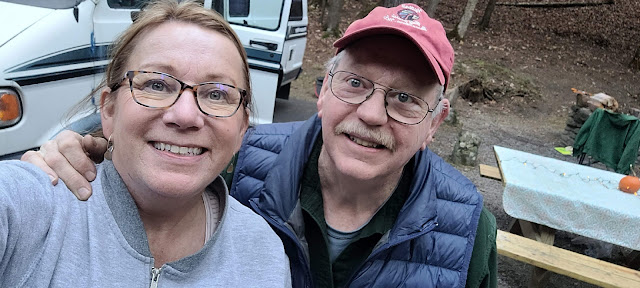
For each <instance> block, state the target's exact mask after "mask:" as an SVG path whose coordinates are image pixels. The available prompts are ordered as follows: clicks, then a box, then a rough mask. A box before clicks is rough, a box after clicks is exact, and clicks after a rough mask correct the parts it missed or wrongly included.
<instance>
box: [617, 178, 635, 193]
mask: <svg viewBox="0 0 640 288" xmlns="http://www.w3.org/2000/svg"><path fill="white" fill-rule="evenodd" d="M618 189H620V190H621V191H622V192H627V193H636V192H638V190H639V189H640V179H638V177H635V176H624V177H622V179H620V184H619V185H618Z"/></svg>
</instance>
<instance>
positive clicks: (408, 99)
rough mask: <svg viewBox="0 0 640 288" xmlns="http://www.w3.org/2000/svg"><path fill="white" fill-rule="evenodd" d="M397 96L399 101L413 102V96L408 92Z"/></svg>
mask: <svg viewBox="0 0 640 288" xmlns="http://www.w3.org/2000/svg"><path fill="white" fill-rule="evenodd" d="M397 97H398V101H400V102H402V103H411V102H412V100H413V99H411V96H409V94H406V93H399V94H398V96H397Z"/></svg>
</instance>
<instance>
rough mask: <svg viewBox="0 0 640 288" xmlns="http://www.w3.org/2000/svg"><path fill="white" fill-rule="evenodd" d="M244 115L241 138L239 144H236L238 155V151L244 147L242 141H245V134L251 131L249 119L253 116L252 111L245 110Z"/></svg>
mask: <svg viewBox="0 0 640 288" xmlns="http://www.w3.org/2000/svg"><path fill="white" fill-rule="evenodd" d="M244 111H245V113H244V115H242V116H243V118H244V119H243V120H242V121H243V123H242V127H240V137H238V143H237V144H236V150H235V151H236V153H238V151H240V147H241V146H242V139H244V134H245V133H247V129H249V118H250V116H249V115H251V111H249V108H244Z"/></svg>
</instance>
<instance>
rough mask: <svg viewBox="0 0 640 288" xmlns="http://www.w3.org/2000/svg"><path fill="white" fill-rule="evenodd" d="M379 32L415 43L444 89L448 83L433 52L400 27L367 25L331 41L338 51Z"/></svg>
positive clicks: (379, 33)
mask: <svg viewBox="0 0 640 288" xmlns="http://www.w3.org/2000/svg"><path fill="white" fill-rule="evenodd" d="M381 34H392V35H399V36H402V37H404V38H407V39H409V40H411V42H413V44H415V45H416V46H417V47H418V48H420V51H421V52H422V54H423V55H424V56H425V58H426V59H427V61H428V62H429V65H431V70H432V71H433V72H434V73H436V75H437V76H438V82H440V85H442V86H444V87H445V89H446V87H447V84H448V83H447V81H446V78H445V77H444V73H443V72H442V65H440V63H439V62H438V60H436V59H435V57H433V54H431V52H430V51H429V50H428V48H427V47H424V46H423V45H421V44H420V43H418V42H417V41H416V40H415V39H413V37H412V36H411V35H409V34H408V33H406V32H405V31H403V30H402V29H398V28H395V27H389V26H368V27H367V28H364V29H360V30H357V31H354V32H351V33H349V35H345V36H343V37H342V38H340V39H338V40H337V41H336V42H334V43H333V47H336V48H338V50H337V51H338V52H339V51H341V50H342V49H344V48H346V47H347V46H349V44H351V43H353V42H355V41H357V40H359V39H362V38H365V37H368V36H372V35H381Z"/></svg>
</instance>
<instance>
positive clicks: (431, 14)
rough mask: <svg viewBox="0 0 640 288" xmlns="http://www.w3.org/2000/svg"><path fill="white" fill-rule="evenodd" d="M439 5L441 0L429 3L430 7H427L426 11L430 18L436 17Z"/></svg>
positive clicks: (432, 0)
mask: <svg viewBox="0 0 640 288" xmlns="http://www.w3.org/2000/svg"><path fill="white" fill-rule="evenodd" d="M438 3H440V0H431V1H429V5H427V11H426V12H427V14H428V15H429V17H431V18H435V17H436V7H438Z"/></svg>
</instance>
